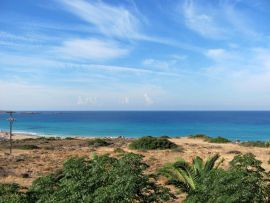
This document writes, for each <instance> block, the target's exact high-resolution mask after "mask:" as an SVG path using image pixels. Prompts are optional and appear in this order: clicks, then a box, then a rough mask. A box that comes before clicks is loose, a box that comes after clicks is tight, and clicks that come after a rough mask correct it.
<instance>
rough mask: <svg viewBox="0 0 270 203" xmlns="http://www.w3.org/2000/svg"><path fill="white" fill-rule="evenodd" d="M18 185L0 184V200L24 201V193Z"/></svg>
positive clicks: (4, 202)
mask: <svg viewBox="0 0 270 203" xmlns="http://www.w3.org/2000/svg"><path fill="white" fill-rule="evenodd" d="M19 190H20V187H19V185H17V184H15V183H13V184H0V202H1V203H25V202H27V201H26V197H25V194H23V193H21V192H20V191H19Z"/></svg>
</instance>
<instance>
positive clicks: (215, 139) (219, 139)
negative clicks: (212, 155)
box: [207, 137, 231, 143]
mask: <svg viewBox="0 0 270 203" xmlns="http://www.w3.org/2000/svg"><path fill="white" fill-rule="evenodd" d="M207 141H208V142H210V143H229V142H231V141H230V140H228V139H227V138H224V137H211V138H209V139H208V140H207Z"/></svg>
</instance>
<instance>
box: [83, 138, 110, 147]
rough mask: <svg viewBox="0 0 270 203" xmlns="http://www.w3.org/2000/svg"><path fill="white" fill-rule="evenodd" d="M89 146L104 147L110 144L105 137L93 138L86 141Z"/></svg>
mask: <svg viewBox="0 0 270 203" xmlns="http://www.w3.org/2000/svg"><path fill="white" fill-rule="evenodd" d="M88 145H89V146H90V147H105V146H109V145H111V143H110V142H109V141H108V140H107V139H102V138H95V139H92V140H89V141H88Z"/></svg>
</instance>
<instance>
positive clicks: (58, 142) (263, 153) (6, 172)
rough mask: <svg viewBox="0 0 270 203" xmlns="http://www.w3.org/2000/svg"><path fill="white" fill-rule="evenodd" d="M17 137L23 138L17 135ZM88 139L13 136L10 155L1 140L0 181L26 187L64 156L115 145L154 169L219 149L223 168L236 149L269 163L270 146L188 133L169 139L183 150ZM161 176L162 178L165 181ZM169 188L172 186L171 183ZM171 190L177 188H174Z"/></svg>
mask: <svg viewBox="0 0 270 203" xmlns="http://www.w3.org/2000/svg"><path fill="white" fill-rule="evenodd" d="M19 137H20V138H24V137H22V135H21V136H19ZM88 140H89V139H85V138H84V139H82V138H75V139H57V138H51V139H48V138H47V139H44V138H33V137H29V136H27V137H26V139H18V140H15V141H14V143H13V145H14V149H13V153H12V155H9V154H8V152H9V149H8V147H9V142H8V141H0V182H1V183H14V182H16V183H18V184H20V185H21V186H23V187H25V188H27V187H29V186H30V185H31V183H32V181H33V180H35V179H36V178H37V177H40V176H42V175H46V174H49V173H51V172H53V171H55V170H57V169H60V168H61V167H62V165H63V163H64V161H65V160H66V159H68V158H69V157H73V156H79V157H81V156H85V157H88V158H91V157H92V156H93V154H94V153H96V154H105V153H109V154H110V155H112V156H114V155H117V153H115V152H114V150H115V148H122V149H123V150H125V151H126V152H134V153H138V154H142V155H143V156H144V157H145V158H144V159H145V162H146V163H148V164H149V166H150V167H149V169H148V172H155V171H156V169H158V168H159V167H161V166H162V165H163V164H165V163H168V162H174V161H175V160H177V159H179V158H183V159H185V160H188V161H191V160H192V158H193V157H195V156H200V157H202V158H203V159H205V158H207V157H209V156H211V155H213V154H216V153H219V154H220V155H221V157H222V158H224V162H223V163H222V165H221V166H222V167H224V168H226V167H227V166H228V162H229V161H231V160H232V159H233V157H234V156H235V155H236V154H237V153H248V152H252V153H253V154H255V155H256V157H257V159H259V160H261V161H262V162H263V167H264V168H265V169H266V170H267V171H269V170H270V165H269V164H268V160H269V157H270V148H259V147H244V146H240V145H239V144H237V143H228V144H214V143H208V142H205V141H203V140H202V139H193V138H188V137H182V138H173V139H170V140H171V141H173V142H175V143H176V144H177V145H179V146H181V147H182V148H183V150H182V151H181V150H149V151H137V150H130V149H128V144H129V143H130V142H131V140H132V139H124V138H115V139H111V142H112V143H113V144H112V145H110V146H107V147H98V148H90V147H88ZM22 145H34V146H37V147H38V148H37V149H33V150H23V149H17V148H18V147H20V146H22ZM165 181H166V179H165V178H161V182H163V183H164V182H165ZM171 188H172V187H171ZM172 189H173V191H174V192H175V191H176V192H177V190H176V189H175V188H172ZM183 198H184V194H179V195H178V200H177V201H178V202H179V200H182V199H183Z"/></svg>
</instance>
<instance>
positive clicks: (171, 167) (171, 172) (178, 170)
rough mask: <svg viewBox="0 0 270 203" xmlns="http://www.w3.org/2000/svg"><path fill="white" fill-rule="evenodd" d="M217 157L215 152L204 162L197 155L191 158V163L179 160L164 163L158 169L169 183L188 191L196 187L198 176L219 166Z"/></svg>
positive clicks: (201, 176) (202, 175)
mask: <svg viewBox="0 0 270 203" xmlns="http://www.w3.org/2000/svg"><path fill="white" fill-rule="evenodd" d="M218 159H219V155H218V154H216V155H214V156H212V157H209V158H208V159H207V160H206V161H205V163H204V161H203V160H202V158H200V157H198V156H197V157H195V158H194V159H193V161H192V164H189V163H188V162H187V161H185V160H179V161H177V162H175V163H170V164H166V165H165V166H164V167H163V168H161V169H160V173H161V174H163V175H164V176H166V177H167V178H168V179H169V183H171V184H174V185H176V186H177V187H179V188H181V189H182V191H185V192H190V191H192V190H195V189H196V187H197V181H198V179H199V178H203V177H204V176H205V175H206V174H208V173H210V172H211V171H212V170H213V169H215V168H217V167H218V166H219V164H217V165H216V162H217V160H218ZM220 163H221V162H220ZM215 165H216V167H215Z"/></svg>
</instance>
